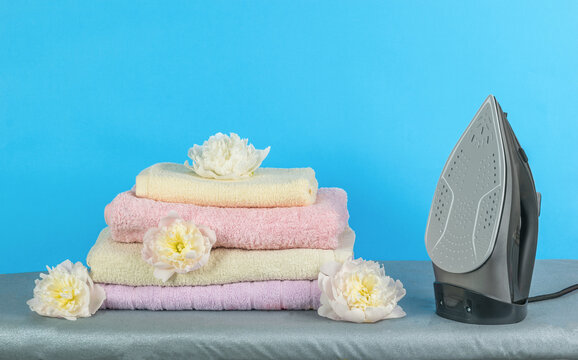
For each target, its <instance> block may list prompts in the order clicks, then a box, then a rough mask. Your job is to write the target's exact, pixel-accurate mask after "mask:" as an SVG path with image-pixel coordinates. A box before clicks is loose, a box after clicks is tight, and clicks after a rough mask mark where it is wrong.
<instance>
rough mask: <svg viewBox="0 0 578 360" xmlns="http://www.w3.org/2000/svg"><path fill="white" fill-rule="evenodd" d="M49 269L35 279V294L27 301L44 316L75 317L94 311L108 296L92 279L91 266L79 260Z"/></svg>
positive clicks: (67, 261) (33, 309) (88, 314)
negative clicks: (89, 269)
mask: <svg viewBox="0 0 578 360" xmlns="http://www.w3.org/2000/svg"><path fill="white" fill-rule="evenodd" d="M46 268H47V269H48V274H40V280H36V287H35V288H34V298H32V299H30V300H28V301H27V302H26V304H28V306H30V310H32V311H35V312H37V313H38V314H40V315H43V316H50V317H59V318H65V319H67V320H76V319H77V318H79V317H89V316H91V315H92V314H94V313H95V312H96V311H97V310H98V309H99V308H100V306H101V305H102V302H103V301H104V300H105V299H106V294H105V293H104V289H103V288H102V287H101V286H99V285H96V284H94V283H93V282H92V279H91V278H90V276H89V274H88V270H87V269H86V267H85V266H84V265H82V264H81V263H80V262H77V263H76V264H72V262H71V261H70V260H66V261H64V262H62V263H61V264H60V265H58V266H56V267H54V268H50V267H48V266H47V267H46Z"/></svg>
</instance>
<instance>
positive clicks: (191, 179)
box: [135, 163, 317, 207]
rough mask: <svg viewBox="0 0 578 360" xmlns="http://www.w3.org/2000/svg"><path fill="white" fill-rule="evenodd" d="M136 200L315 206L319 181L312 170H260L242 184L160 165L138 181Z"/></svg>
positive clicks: (141, 174) (205, 203) (146, 172)
mask: <svg viewBox="0 0 578 360" xmlns="http://www.w3.org/2000/svg"><path fill="white" fill-rule="evenodd" d="M135 191H136V196H139V197H144V198H149V199H154V200H160V201H166V202H179V203H190V204H196V205H206V206H219V207H287V206H305V205H311V204H313V203H314V202H315V198H316V197H317V180H316V179H315V171H313V169H311V168H301V169H275V168H259V169H257V170H255V173H254V174H253V176H251V177H249V178H246V179H240V180H215V179H207V178H203V177H200V176H198V175H197V174H195V172H194V171H193V170H191V169H189V168H187V167H185V166H184V165H180V164H173V163H159V164H155V165H153V166H151V167H149V168H146V169H144V170H143V171H142V172H141V173H140V174H139V175H138V176H137V177H136V187H135Z"/></svg>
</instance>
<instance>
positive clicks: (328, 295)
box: [317, 258, 405, 323]
mask: <svg viewBox="0 0 578 360" xmlns="http://www.w3.org/2000/svg"><path fill="white" fill-rule="evenodd" d="M318 285H319V288H320V289H321V307H320V308H319V310H318V311H317V312H318V314H319V315H321V316H324V317H327V318H330V319H333V320H345V321H351V322H357V323H362V322H370V323H371V322H376V321H379V320H383V319H394V318H400V317H403V316H405V312H404V311H403V309H402V308H401V307H400V306H399V305H397V302H398V301H399V300H400V299H401V298H403V297H404V296H405V289H404V288H403V284H402V283H401V281H399V280H397V281H394V280H393V279H392V278H390V277H389V276H386V275H385V270H384V269H383V267H382V266H380V265H379V263H377V262H375V261H366V260H363V259H356V260H353V259H351V258H349V259H347V260H346V261H345V262H344V263H343V264H341V263H338V262H334V261H333V262H329V263H326V264H324V265H323V266H322V267H321V272H320V273H319V278H318Z"/></svg>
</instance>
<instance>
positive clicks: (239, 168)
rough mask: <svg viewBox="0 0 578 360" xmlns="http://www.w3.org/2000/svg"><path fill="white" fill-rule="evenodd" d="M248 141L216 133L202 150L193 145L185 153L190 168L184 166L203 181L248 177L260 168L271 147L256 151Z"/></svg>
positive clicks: (234, 135) (186, 164) (186, 162)
mask: <svg viewBox="0 0 578 360" xmlns="http://www.w3.org/2000/svg"><path fill="white" fill-rule="evenodd" d="M248 141H249V140H248V139H241V138H240V137H239V135H237V134H235V133H231V135H230V136H227V135H225V134H222V133H217V134H215V135H213V136H211V137H210V138H209V140H207V141H205V142H204V143H203V145H202V146H200V145H194V146H193V147H192V148H190V149H189V157H190V158H191V159H192V160H193V166H192V167H191V166H190V165H189V163H188V161H185V166H187V167H189V168H191V169H193V170H194V171H195V173H197V175H199V176H202V177H206V178H212V179H222V180H232V179H241V178H245V177H249V176H251V175H253V172H254V171H255V170H256V169H257V168H258V167H259V166H261V163H262V162H263V160H265V158H266V157H267V155H268V154H269V150H270V149H271V147H267V148H266V149H264V150H257V149H255V147H254V146H253V145H251V144H248Z"/></svg>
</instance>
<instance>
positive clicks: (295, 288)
mask: <svg viewBox="0 0 578 360" xmlns="http://www.w3.org/2000/svg"><path fill="white" fill-rule="evenodd" d="M171 211H174V212H176V213H178V214H179V216H180V217H181V218H182V219H184V220H186V221H190V222H193V223H195V224H197V225H202V226H205V227H208V228H210V229H212V230H213V231H214V232H215V234H216V242H215V243H214V245H213V247H212V250H211V252H210V257H209V260H208V262H207V263H206V264H205V265H204V266H202V267H200V268H199V269H196V270H194V271H191V272H188V273H181V274H175V275H173V276H172V277H171V278H170V279H169V280H168V281H166V282H163V281H162V280H159V279H158V278H156V277H155V276H154V275H153V267H152V266H151V265H149V264H148V263H147V262H146V261H145V260H143V258H142V255H141V253H142V249H143V244H142V243H143V237H144V235H145V233H146V232H147V230H148V229H150V228H153V227H157V226H158V223H159V220H160V219H161V218H163V217H165V216H167V214H168V213H169V212H171ZM105 220H106V223H107V224H108V228H105V229H104V230H103V231H102V232H101V233H100V236H99V238H98V240H97V242H96V244H95V245H94V247H93V248H92V249H91V251H90V253H89V255H88V259H87V263H88V265H89V266H90V268H91V275H92V279H93V280H94V282H96V283H99V284H101V285H102V286H103V287H104V289H105V292H106V295H107V299H106V301H105V303H104V305H103V307H104V308H108V309H147V310H250V309H258V310H295V309H317V308H318V307H319V297H320V291H319V289H318V287H317V277H318V274H319V270H320V267H321V265H322V264H323V263H325V262H328V261H333V260H337V261H343V260H345V259H346V258H348V257H350V256H352V255H353V243H354V239H355V235H354V233H353V231H352V230H351V229H350V228H349V227H348V220H349V214H348V211H347V195H346V193H345V191H343V190H342V189H338V188H320V189H318V186H317V180H316V179H315V173H314V171H313V170H312V169H310V168H305V169H274V168H259V169H257V170H255V172H254V174H253V175H252V176H251V177H249V178H245V179H239V180H215V179H207V178H203V177H200V176H198V175H196V174H195V172H193V171H192V170H191V169H189V168H187V167H186V166H184V165H179V164H172V163H161V164H156V165H153V166H151V167H149V168H147V169H145V170H143V171H142V172H141V173H140V174H139V175H138V176H137V179H136V185H135V187H134V188H133V189H132V190H130V191H127V192H124V193H121V194H119V195H118V196H117V197H116V198H115V199H114V200H113V201H112V202H111V203H110V204H109V205H107V206H106V209H105Z"/></svg>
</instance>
